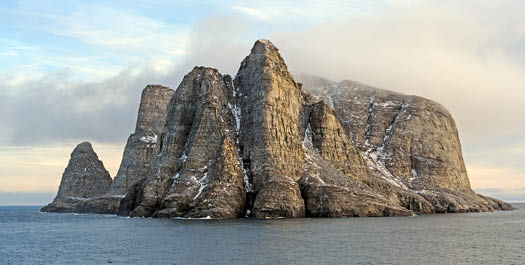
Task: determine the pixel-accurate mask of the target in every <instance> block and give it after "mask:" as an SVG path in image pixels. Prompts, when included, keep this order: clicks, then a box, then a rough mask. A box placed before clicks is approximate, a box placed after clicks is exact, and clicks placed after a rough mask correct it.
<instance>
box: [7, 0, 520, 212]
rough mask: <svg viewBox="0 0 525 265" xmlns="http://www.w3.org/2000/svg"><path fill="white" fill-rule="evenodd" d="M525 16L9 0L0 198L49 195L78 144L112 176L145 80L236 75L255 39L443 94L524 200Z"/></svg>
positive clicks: (474, 146)
mask: <svg viewBox="0 0 525 265" xmlns="http://www.w3.org/2000/svg"><path fill="white" fill-rule="evenodd" d="M109 2H110V3H109ZM523 17H525V2H524V1H510V0H509V1H506V0H464V1H451V0H439V1H438V0H419V1H417V0H397V1H396V0H378V1H370V0H368V1H366V0H344V1H343V0H324V1H321V0H307V1H292V0H288V1H286V0H285V1H214V0H212V1H191V0H185V1H167V0H166V1H164V0H137V1H101V0H95V1H56V0H55V1H49V0H42V1H10V0H3V1H1V2H0V25H2V26H1V27H0V124H2V125H1V126H0V205H43V204H46V203H48V202H50V201H51V200H52V199H53V197H54V196H55V194H56V191H57V189H58V185H59V183H60V178H61V175H62V173H63V171H64V168H65V167H66V165H67V161H68V159H69V155H70V153H71V151H72V150H73V148H74V147H75V146H76V144H78V143H80V142H82V141H86V140H87V141H91V142H92V143H93V147H94V149H95V151H96V152H97V154H98V155H99V158H100V159H101V160H102V161H103V162H104V164H105V166H106V168H107V169H108V171H110V174H111V176H115V174H116V172H117V170H118V166H119V164H120V161H121V159H122V152H123V150H124V146H125V143H126V140H127V137H128V135H129V134H130V133H132V131H133V129H134V126H135V121H136V116H137V111H138V103H139V100H140V92H141V90H142V89H143V88H144V87H145V86H146V85H147V84H161V85H166V86H169V87H171V88H174V89H175V88H176V87H177V86H178V83H179V82H180V81H181V80H182V77H183V75H184V74H185V73H187V72H189V71H190V70H191V69H192V68H193V66H195V65H205V66H210V67H214V68H217V69H219V71H220V72H222V73H224V74H231V75H235V73H236V71H237V69H238V67H239V64H240V61H241V60H242V59H243V58H244V56H246V55H247V54H248V53H249V50H250V47H251V46H252V44H253V43H254V41H255V40H257V39H260V38H266V39H270V40H271V41H272V42H273V43H274V44H276V46H277V47H279V49H280V52H281V54H282V55H283V57H284V59H285V60H286V62H287V64H288V67H289V70H290V71H291V72H292V74H300V73H306V74H312V75H317V76H321V77H324V78H328V79H331V80H334V81H341V80H344V79H350V80H355V81H359V82H362V83H367V84H369V85H373V86H376V87H381V88H385V89H390V90H394V91H397V92H401V93H406V94H413V95H419V96H424V97H427V98H430V99H433V100H436V101H438V102H440V103H441V104H443V105H444V106H445V107H446V108H447V109H449V110H450V112H451V113H452V115H453V116H454V117H455V119H456V123H457V126H458V130H459V135H460V139H461V142H462V145H463V155H464V159H465V162H466V165H467V170H468V174H469V177H470V181H471V185H472V188H473V189H474V190H475V191H477V192H480V193H482V194H485V195H488V196H493V197H497V198H500V199H504V200H508V201H525V119H524V117H525V20H524V19H523Z"/></svg>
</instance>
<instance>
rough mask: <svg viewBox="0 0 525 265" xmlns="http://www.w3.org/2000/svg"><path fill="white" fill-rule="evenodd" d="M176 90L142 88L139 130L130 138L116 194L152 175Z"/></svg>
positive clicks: (112, 191)
mask: <svg viewBox="0 0 525 265" xmlns="http://www.w3.org/2000/svg"><path fill="white" fill-rule="evenodd" d="M173 93H174V91H173V90H172V89H169V88H167V87H163V86H159V85H148V86H147V87H146V88H144V90H143V91H142V97H141V100H140V107H139V113H138V118H137V125H136V128H135V132H134V133H133V134H131V135H130V136H129V138H128V142H127V144H126V148H125V149H124V155H123V156H122V163H121V164H120V168H119V170H118V173H117V176H115V181H114V182H113V184H112V185H111V193H112V194H114V195H124V194H126V192H127V191H128V189H129V188H130V187H131V186H132V185H133V184H135V183H137V182H139V181H140V180H142V179H145V178H146V177H147V176H148V173H149V170H150V168H151V165H152V162H153V160H154V156H155V155H156V151H155V148H156V145H157V142H158V141H159V138H160V133H161V131H162V128H163V127H164V123H165V121H166V114H167V108H168V103H169V102H170V100H171V97H172V96H173Z"/></svg>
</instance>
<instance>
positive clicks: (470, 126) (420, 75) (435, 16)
mask: <svg viewBox="0 0 525 265" xmlns="http://www.w3.org/2000/svg"><path fill="white" fill-rule="evenodd" d="M469 3H472V2H471V1H466V2H465V1H462V2H449V1H446V2H439V3H428V4H422V5H417V6H409V7H403V8H399V9H395V10H389V11H384V12H383V13H381V15H371V16H364V17H354V18H350V19H346V20H342V21H337V22H329V23H323V24H320V25H317V26H314V27H312V28H309V29H307V30H304V31H299V32H296V31H290V32H283V33H275V34H274V35H273V36H272V39H273V40H274V42H275V43H276V44H277V46H278V47H280V50H281V52H282V54H283V55H284V57H285V58H286V59H287V62H288V65H289V67H290V69H291V70H292V71H293V72H296V73H297V72H304V73H310V74H315V75H318V76H323V77H326V78H329V79H333V80H341V79H353V80H356V81H361V82H364V83H368V84H371V85H375V86H379V87H383V88H386V89H391V90H395V91H399V92H404V93H409V94H417V95H421V96H425V97H428V98H431V99H433V100H436V101H439V102H440V103H442V104H444V105H445V106H446V107H447V108H448V109H449V110H451V112H452V114H453V115H454V116H455V117H456V121H457V124H458V127H459V129H460V134H461V136H462V137H463V138H469V139H473V138H479V139H483V138H485V136H492V137H496V136H500V137H501V136H502V135H505V134H506V133H508V132H509V131H512V132H520V133H522V134H523V133H525V125H524V123H519V122H516V121H518V120H520V119H522V117H524V116H525V108H524V107H523V105H522V103H521V102H522V101H523V99H525V90H524V89H523V84H525V65H524V63H523V61H522V60H519V59H516V58H524V57H523V56H525V46H524V45H523V43H525V31H524V30H525V22H524V21H523V20H522V19H520V17H522V15H523V10H525V3H521V2H519V3H516V2H515V1H514V2H510V1H502V2H498V3H500V5H495V4H492V2H490V3H489V2H483V3H478V2H476V3H477V4H476V5H470V4H469ZM496 18H497V19H496Z"/></svg>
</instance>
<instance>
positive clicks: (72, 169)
mask: <svg viewBox="0 0 525 265" xmlns="http://www.w3.org/2000/svg"><path fill="white" fill-rule="evenodd" d="M111 182H112V179H111V177H110V176H109V172H108V171H107V170H106V168H104V164H103V163H102V161H100V160H99V159H98V156H97V154H96V153H95V151H94V150H93V147H92V145H91V143H89V142H83V143H80V144H79V145H77V146H76V147H75V149H74V150H73V152H72V153H71V159H70V160H69V163H68V165H67V167H66V169H65V171H64V174H63V175H62V180H61V182H60V187H59V189H58V193H57V196H56V198H55V199H54V200H53V202H52V203H51V204H49V205H48V206H46V207H44V208H43V209H42V210H43V211H75V209H76V207H77V205H78V203H79V202H83V201H86V200H88V199H90V198H95V197H99V196H102V195H104V194H106V193H107V192H108V191H109V188H110V186H111Z"/></svg>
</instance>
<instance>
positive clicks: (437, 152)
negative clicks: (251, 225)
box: [47, 40, 512, 218]
mask: <svg viewBox="0 0 525 265" xmlns="http://www.w3.org/2000/svg"><path fill="white" fill-rule="evenodd" d="M299 80H300V81H301V82H302V83H304V88H303V85H302V84H301V83H297V82H296V81H295V80H294V78H293V77H292V75H291V74H290V73H289V71H288V69H287V66H286V64H285V62H284V60H283V58H282V57H281V55H280V54H279V52H278V49H277V48H276V47H275V46H274V45H273V44H272V43H271V42H269V41H267V40H258V41H257V42H256V43H255V44H254V46H253V48H252V50H251V53H250V54H249V55H248V56H247V57H246V58H245V59H244V60H243V61H242V62H241V65H240V68H239V71H238V73H237V75H236V76H235V79H234V80H232V78H231V77H230V76H228V75H222V74H220V73H219V72H218V71H217V70H216V69H212V68H207V67H195V68H194V69H193V70H192V71H191V72H190V73H188V74H187V75H186V76H185V77H184V79H183V81H182V82H181V84H180V85H179V87H178V88H177V89H176V90H175V91H173V90H171V89H169V88H166V87H162V86H148V87H146V88H145V89H144V91H143V94H142V100H141V104H140V108H139V115H138V116H139V117H138V119H137V127H136V130H135V133H133V134H132V135H131V136H130V137H129V139H128V144H127V145H126V149H125V152H124V156H123V159H122V164H121V167H120V169H119V172H118V174H117V177H116V178H115V181H114V182H113V184H112V185H111V189H110V190H109V189H108V188H107V187H106V188H105V189H101V190H100V191H98V192H99V194H98V195H91V196H93V197H96V196H98V197H97V198H98V199H97V200H94V199H91V200H88V201H91V202H96V205H97V206H98V207H99V208H100V206H101V205H103V204H104V203H105V202H104V201H103V200H104V199H108V198H120V197H119V195H124V194H125V197H123V198H122V200H119V203H114V202H112V203H109V204H111V206H108V207H107V209H109V208H110V209H111V210H112V211H113V212H114V213H116V212H117V208H118V214H119V215H126V216H127V215H129V216H133V217H184V218H206V217H211V218H237V217H244V216H253V217H257V218H276V217H305V216H312V217H346V216H408V215H413V214H428V213H440V212H472V211H493V210H500V209H503V210H505V209H511V208H512V207H511V206H510V205H508V204H506V203H505V202H502V201H499V200H496V199H492V198H488V197H484V196H481V195H478V194H476V193H474V192H473V191H472V190H471V188H470V183H469V180H468V176H467V172H466V169H465V165H464V162H463V158H462V154H461V145H460V142H459V137H458V132H457V129H456V126H455V123H454V120H453V119H452V117H451V115H450V113H449V112H448V111H447V110H446V109H445V108H443V107H442V106H441V105H439V104H438V103H435V102H433V101H431V100H428V99H424V98H421V97H417V96H406V95H402V94H398V93H395V92H391V91H387V90H382V89H377V88H373V87H370V86H367V85H363V84H359V83H356V82H352V81H343V82H340V83H335V82H331V81H328V80H325V79H321V78H317V77H313V76H306V75H301V76H299ZM70 163H71V162H70ZM63 181H64V180H63ZM75 185H76V186H75V187H76V188H78V189H82V188H81V186H79V185H78V184H75ZM61 189H62V186H61ZM70 190H74V189H70ZM108 192H109V193H108ZM59 194H60V192H59ZM102 195H104V196H102ZM112 195H113V196H112ZM115 195H116V196H115ZM57 198H58V196H57ZM53 203H55V202H53ZM53 203H52V204H53ZM84 206H85V204H84ZM75 209H81V210H83V211H86V209H89V207H79V206H76V208H75ZM95 209H98V208H96V207H95ZM47 210H49V209H47ZM99 212H100V211H99Z"/></svg>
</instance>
